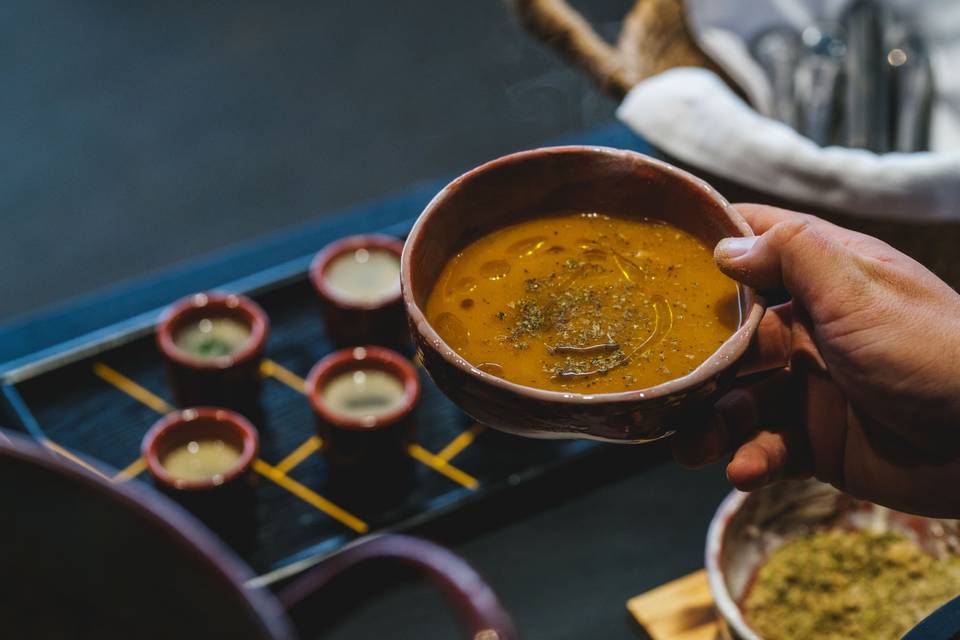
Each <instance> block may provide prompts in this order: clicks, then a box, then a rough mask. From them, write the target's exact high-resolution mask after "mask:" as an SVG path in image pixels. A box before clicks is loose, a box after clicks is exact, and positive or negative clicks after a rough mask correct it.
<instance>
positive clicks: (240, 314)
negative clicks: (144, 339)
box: [157, 292, 270, 414]
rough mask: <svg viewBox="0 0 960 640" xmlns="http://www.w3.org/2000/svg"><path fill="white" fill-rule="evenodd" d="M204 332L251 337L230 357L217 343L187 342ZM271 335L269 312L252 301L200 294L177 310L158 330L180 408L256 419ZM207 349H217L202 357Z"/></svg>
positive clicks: (166, 315) (167, 314) (171, 311)
mask: <svg viewBox="0 0 960 640" xmlns="http://www.w3.org/2000/svg"><path fill="white" fill-rule="evenodd" d="M203 327H206V328H212V331H217V330H224V331H227V333H225V334H224V335H225V336H229V337H230V339H232V340H237V341H239V340H240V339H241V338H242V336H243V335H244V334H243V332H246V338H245V339H244V340H243V341H242V342H241V343H238V344H236V345H233V347H232V350H229V351H227V347H223V348H221V349H219V350H214V349H213V347H216V345H217V343H216V342H206V343H204V342H199V341H198V340H193V341H187V338H193V337H195V336H196V335H201V334H200V329H201V328H203ZM269 333H270V320H269V319H268V318H267V314H266V312H264V310H263V309H262V308H260V305H258V304H257V303H255V302H254V301H253V300H251V299H249V298H247V297H246V296H241V295H237V294H232V293H220V292H206V293H195V294H193V295H191V296H187V297H186V298H183V299H181V300H179V301H177V302H175V303H174V304H173V305H171V306H170V308H169V309H167V311H166V312H165V313H164V315H163V317H162V318H161V320H160V324H159V325H158V326H157V345H158V347H159V349H160V352H161V353H162V354H163V357H164V359H165V361H166V363H167V373H168V378H169V382H170V387H171V391H172V392H173V396H174V398H175V400H176V401H177V403H178V404H180V405H181V406H199V405H210V406H218V407H229V408H231V409H236V410H238V411H242V412H244V413H248V414H249V413H251V412H252V411H253V410H254V409H255V407H256V404H257V398H258V397H259V394H260V362H261V360H262V359H263V350H264V347H265V346H266V343H267V336H268V335H269ZM238 336H239V337H238ZM206 345H212V346H213V347H211V348H210V350H209V351H207V352H203V351H201V350H200V349H201V348H203V347H204V346H206Z"/></svg>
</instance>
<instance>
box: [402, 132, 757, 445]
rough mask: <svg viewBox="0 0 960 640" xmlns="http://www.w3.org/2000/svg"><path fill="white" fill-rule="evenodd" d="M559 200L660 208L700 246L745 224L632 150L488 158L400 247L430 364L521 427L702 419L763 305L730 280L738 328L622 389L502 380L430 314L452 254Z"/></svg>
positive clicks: (698, 183) (624, 435)
mask: <svg viewBox="0 0 960 640" xmlns="http://www.w3.org/2000/svg"><path fill="white" fill-rule="evenodd" d="M562 212H601V213H606V214H611V215H615V216H620V217H627V218H644V217H649V218H657V219H661V220H665V221H666V222H669V223H671V224H674V225H676V226H678V227H680V228H682V229H684V230H685V231H688V232H689V233H691V234H693V235H694V236H696V237H697V238H699V239H700V240H701V241H703V242H704V243H705V244H706V245H707V246H708V247H713V246H714V245H715V244H716V243H717V242H718V241H719V240H720V239H721V238H724V237H728V236H749V235H753V232H752V231H751V230H750V227H749V226H748V225H747V223H746V221H745V220H744V219H743V217H742V216H741V215H740V214H739V213H738V212H737V211H736V210H735V209H734V208H733V207H731V206H730V205H729V204H728V203H727V202H726V200H724V199H723V197H722V196H720V194H718V193H717V192H716V191H715V190H714V189H713V188H711V187H710V186H709V185H708V184H706V183H705V182H703V181H702V180H700V179H698V178H696V177H694V176H692V175H690V174H689V173H686V172H684V171H682V170H680V169H677V168H676V167H673V166H671V165H668V164H666V163H664V162H661V161H659V160H655V159H653V158H650V157H647V156H644V155H642V154H639V153H635V152H632V151H623V150H617V149H608V148H602V147H552V148H545V149H535V150H532V151H525V152H521V153H516V154H513V155H509V156H505V157H503V158H500V159H498V160H494V161H492V162H489V163H487V164H485V165H482V166H481V167H478V168H477V169H474V170H473V171H470V172H468V173H466V174H464V175H463V176H461V177H459V178H457V179H456V180H454V181H453V182H451V183H450V184H449V185H447V186H446V187H445V188H444V189H443V190H442V191H441V192H440V193H439V194H437V196H436V197H435V198H434V199H433V200H432V201H431V202H430V204H428V205H427V207H426V209H425V210H424V211H423V213H422V214H421V215H420V218H419V219H418V220H417V222H416V224H415V225H414V227H413V230H412V231H411V233H410V236H409V237H408V239H407V243H406V246H405V248H404V253H403V259H402V261H401V284H402V287H403V298H404V303H405V305H406V310H407V316H408V318H409V322H410V326H411V330H412V332H413V337H414V341H415V343H416V347H417V355H418V357H419V358H420V359H421V361H422V362H423V366H424V367H425V368H426V370H427V372H428V373H429V374H430V376H431V377H432V378H433V380H434V381H435V382H436V383H437V385H438V386H439V387H440V389H441V390H442V391H443V392H444V393H445V394H446V395H447V396H449V397H450V398H451V399H452V400H453V401H454V402H456V403H457V404H458V405H459V406H460V407H461V408H462V409H463V410H464V411H466V412H467V413H468V414H470V415H471V416H472V417H473V418H475V419H476V420H478V421H480V422H483V423H485V424H488V425H490V426H493V427H495V428H497V429H501V430H503V431H508V432H512V433H517V434H520V435H525V436H532V437H539V438H569V437H580V438H591V439H597V440H606V441H612V442H646V441H651V440H656V439H658V438H662V437H664V436H666V435H669V434H670V433H672V432H674V431H675V430H677V429H680V428H683V425H684V424H688V423H690V422H694V421H697V420H702V419H703V418H704V411H705V407H706V405H707V404H708V401H709V400H710V399H711V397H713V396H715V395H716V394H717V393H718V392H720V391H722V390H723V389H725V388H727V387H728V386H729V384H730V383H731V382H732V381H733V379H734V377H735V376H736V373H737V369H738V367H739V363H740V360H741V359H742V357H743V355H744V353H745V352H746V350H747V347H748V345H749V343H750V340H751V338H752V336H753V334H754V332H755V331H756V328H757V326H758V324H759V322H760V318H761V316H762V315H763V303H762V301H761V300H760V299H759V298H758V296H757V295H756V294H755V293H754V292H753V291H752V290H751V289H749V288H746V287H740V288H739V289H738V304H739V311H740V324H739V328H738V329H737V330H736V332H735V333H734V334H733V335H732V336H731V337H730V338H729V339H728V340H727V341H726V342H724V343H723V345H721V347H720V348H719V349H718V350H717V351H716V352H715V353H714V354H713V355H712V356H710V357H709V358H708V359H707V360H706V361H705V362H703V364H701V365H700V366H699V367H697V368H696V369H695V370H694V371H692V372H691V373H689V374H687V375H685V376H682V377H680V378H676V379H674V380H670V381H668V382H665V383H663V384H659V385H657V386H654V387H648V388H645V389H636V390H631V391H624V392H619V393H606V394H592V395H591V394H581V393H563V392H558V391H545V390H541V389H534V388H531V387H525V386H522V385H519V384H515V383H512V382H508V381H506V380H503V379H501V378H497V377H495V376H493V375H490V374H488V373H485V372H483V371H481V370H479V369H477V368H476V367H474V366H473V365H471V364H470V363H469V362H467V361H465V360H464V359H463V358H462V357H461V356H459V355H458V354H457V353H456V352H455V351H454V350H453V349H452V348H450V347H449V346H448V345H447V344H446V343H445V342H444V341H443V340H442V339H441V338H440V336H439V335H438V334H437V332H436V330H435V329H434V328H433V327H432V326H431V325H430V322H429V321H428V320H427V318H426V316H425V314H424V308H425V307H426V301H427V297H428V296H429V294H430V291H431V290H432V288H433V286H434V284H435V283H436V281H437V279H438V277H439V275H440V272H441V270H442V269H443V267H444V265H445V264H446V263H447V261H448V260H449V259H450V258H451V257H453V256H454V255H456V254H457V252H459V251H460V250H462V249H463V248H464V247H465V246H466V245H467V244H469V243H470V242H472V241H474V240H476V239H477V238H479V237H481V236H483V235H485V234H487V233H489V232H491V231H493V230H496V229H499V228H502V227H505V226H507V225H510V224H513V223H516V222H518V221H521V220H525V219H531V218H537V217H541V216H545V215H549V214H557V213H562Z"/></svg>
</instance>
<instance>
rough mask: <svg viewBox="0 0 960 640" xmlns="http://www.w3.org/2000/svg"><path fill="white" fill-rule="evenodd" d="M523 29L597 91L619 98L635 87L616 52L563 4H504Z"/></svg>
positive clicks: (548, 0)
mask: <svg viewBox="0 0 960 640" xmlns="http://www.w3.org/2000/svg"><path fill="white" fill-rule="evenodd" d="M508 4H509V5H510V6H511V7H512V8H513V10H514V12H515V13H516V14H517V16H518V17H519V18H520V21H521V22H522V23H523V25H524V26H525V27H526V29H527V30H528V31H529V32H530V33H532V34H533V35H534V36H536V37H537V38H539V39H540V40H542V41H543V42H544V43H545V44H547V45H548V46H550V47H552V48H553V49H554V50H556V51H557V53H559V54H560V55H561V56H563V57H564V58H565V59H566V60H568V61H569V62H571V63H572V64H574V65H576V66H578V67H580V68H581V69H583V70H584V71H586V72H587V74H588V75H589V76H590V77H591V78H592V79H593V80H594V81H595V82H596V83H597V84H599V85H600V87H601V88H602V89H603V90H604V91H607V92H609V93H611V94H613V95H614V96H616V97H622V96H624V95H626V94H627V91H629V90H630V88H631V87H632V86H633V85H634V84H636V83H637V81H638V80H637V79H636V78H632V77H630V76H629V74H628V73H627V70H626V65H624V63H623V61H622V60H621V59H620V54H619V52H618V51H617V49H616V48H615V47H614V46H613V45H611V44H610V43H608V42H607V41H605V40H604V39H603V38H601V37H600V35H599V34H598V33H597V32H596V31H595V30H594V29H593V27H592V26H591V25H590V23H589V22H587V21H586V19H585V18H584V17H583V16H582V15H580V14H579V13H578V12H577V11H576V10H575V9H574V8H573V7H571V6H570V5H569V4H567V3H566V2H565V0H508Z"/></svg>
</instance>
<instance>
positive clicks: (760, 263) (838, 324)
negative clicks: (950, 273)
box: [672, 205, 960, 517]
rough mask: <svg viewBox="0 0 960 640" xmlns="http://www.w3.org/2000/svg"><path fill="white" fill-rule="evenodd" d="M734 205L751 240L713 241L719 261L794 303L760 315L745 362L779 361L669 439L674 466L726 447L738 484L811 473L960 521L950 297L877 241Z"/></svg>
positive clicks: (959, 332)
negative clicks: (698, 424)
mask: <svg viewBox="0 0 960 640" xmlns="http://www.w3.org/2000/svg"><path fill="white" fill-rule="evenodd" d="M737 209H738V210H739V211H740V212H741V213H742V214H743V215H744V217H745V218H746V219H747V221H748V222H749V223H750V226H751V227H752V228H753V230H754V232H755V233H757V234H758V235H757V236H756V237H753V238H728V239H725V240H723V241H721V242H720V243H719V244H718V245H717V247H716V251H715V259H716V261H717V264H718V266H719V267H720V269H721V270H722V271H723V272H724V273H726V274H727V275H729V276H730V277H732V278H734V279H736V280H738V281H740V282H742V283H744V284H747V285H750V286H752V287H755V288H757V289H759V290H761V291H763V290H773V289H786V291H787V293H789V294H790V297H791V298H792V300H791V302H789V303H787V304H785V305H780V306H778V307H772V308H770V309H768V310H767V313H766V314H765V316H764V318H763V321H762V322H761V324H760V328H759V330H758V333H757V336H756V339H755V341H754V344H753V345H752V351H751V353H750V355H749V356H748V362H746V363H745V366H746V367H747V368H749V369H752V370H754V371H756V370H763V369H770V368H775V367H778V366H783V365H786V366H785V368H783V369H782V370H780V371H778V372H777V373H774V374H772V375H766V376H764V377H762V378H761V379H760V380H758V381H753V382H750V383H747V384H745V385H743V386H739V387H737V388H735V389H733V390H732V391H730V392H728V393H727V394H726V395H724V396H723V397H722V398H721V399H720V400H719V401H718V402H717V403H716V405H715V407H714V417H713V420H712V421H711V422H710V423H709V424H707V425H705V426H704V427H702V428H700V429H695V430H692V431H688V432H680V433H678V434H677V435H676V436H675V437H674V439H673V442H672V447H673V452H674V456H675V458H676V459H677V460H678V461H680V462H681V463H683V464H686V465H688V466H700V465H702V464H707V463H710V462H714V461H716V460H718V459H720V458H721V457H722V456H723V455H724V454H725V453H726V452H727V451H729V450H731V449H733V450H734V454H733V458H732V460H731V461H730V463H729V465H728V466H727V477H728V478H729V479H730V481H731V482H732V483H733V484H734V485H735V486H736V487H738V488H740V489H743V490H752V489H756V488H759V487H761V486H764V485H766V484H770V483H772V482H775V481H776V480H778V479H780V478H784V477H806V476H810V475H813V476H815V477H817V478H818V479H820V480H822V481H825V482H829V483H831V484H833V485H834V486H836V487H837V488H839V489H841V490H843V491H846V492H848V493H850V494H852V495H854V496H856V497H859V498H863V499H866V500H871V501H874V502H877V503H880V504H884V505H887V506H890V507H893V508H895V509H899V510H902V511H910V512H914V513H922V514H925V515H930V516H953V517H957V516H960V491H957V489H956V487H958V486H960V484H958V483H960V295H958V294H957V292H955V291H954V290H953V289H951V288H950V287H949V286H948V285H947V284H946V283H944V282H943V281H941V280H940V279H938V278H937V277H936V276H935V275H934V274H933V273H931V272H930V271H928V270H927V269H926V268H925V267H924V266H923V265H921V264H920V263H918V262H916V261H915V260H913V259H911V258H909V257H907V256H906V255H904V254H902V253H900V252H899V251H897V250H895V249H893V248H892V247H890V246H889V245H887V244H885V243H884V242H881V241H880V240H877V239H876V238H872V237H870V236H866V235H863V234H860V233H856V232H853V231H849V230H847V229H843V228H841V227H838V226H835V225H833V224H830V223H828V222H826V221H824V220H821V219H819V218H815V217H813V216H809V215H805V214H801V213H796V212H792V211H786V210H784V209H777V208H774V207H768V206H763V205H737Z"/></svg>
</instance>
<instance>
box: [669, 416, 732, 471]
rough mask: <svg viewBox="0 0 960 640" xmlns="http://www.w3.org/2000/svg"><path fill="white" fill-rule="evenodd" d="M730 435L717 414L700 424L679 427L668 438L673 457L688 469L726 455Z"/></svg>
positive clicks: (701, 465)
mask: <svg viewBox="0 0 960 640" xmlns="http://www.w3.org/2000/svg"><path fill="white" fill-rule="evenodd" d="M729 444H730V437H729V435H728V434H727V431H726V426H725V425H724V423H723V420H722V419H720V418H719V417H717V416H714V417H713V418H712V419H710V420H707V421H704V422H703V423H701V424H700V425H690V426H688V427H687V428H686V429H681V430H680V431H678V432H677V433H675V434H674V436H673V437H672V438H671V439H670V451H671V453H672V454H673V459H674V460H676V461H677V463H679V464H680V465H682V466H684V467H687V468H688V469H697V468H699V467H703V466H705V465H708V464H711V463H714V462H716V461H717V460H719V459H720V458H722V457H723V456H724V455H726V453H727V451H728V450H729V449H728V447H729Z"/></svg>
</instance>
